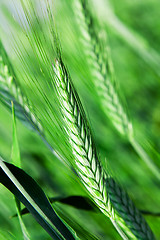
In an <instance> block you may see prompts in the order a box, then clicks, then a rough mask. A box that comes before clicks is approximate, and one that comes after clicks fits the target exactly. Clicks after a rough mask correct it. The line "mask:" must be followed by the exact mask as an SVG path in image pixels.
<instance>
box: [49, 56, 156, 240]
mask: <svg viewBox="0 0 160 240" xmlns="http://www.w3.org/2000/svg"><path fill="white" fill-rule="evenodd" d="M53 68H54V72H55V81H54V83H53V84H54V85H55V87H56V90H57V96H58V99H59V103H60V108H61V112H62V115H63V119H64V124H65V131H66V133H67V136H68V138H69V142H70V145H71V148H72V152H73V156H74V159H75V168H76V170H77V173H78V175H79V176H80V178H81V180H82V182H83V184H84V186H85V187H86V189H87V190H88V192H89V193H90V196H91V198H92V199H93V200H94V202H95V203H96V204H97V206H98V207H99V209H100V210H101V211H102V212H103V213H104V214H105V215H106V216H107V217H109V218H110V220H111V221H112V223H113V225H114V226H115V228H116V229H117V231H118V232H119V234H120V235H121V236H122V238H123V239H128V238H129V239H154V236H153V234H152V232H151V230H150V228H149V226H148V225H147V223H146V222H145V220H144V219H143V217H142V216H141V214H140V212H139V211H138V210H137V209H136V208H135V206H134V204H133V203H132V201H131V200H130V199H129V197H128V195H127V194H126V193H125V192H124V191H123V190H122V189H121V188H120V187H119V185H117V184H116V183H115V181H114V180H113V179H112V178H110V176H109V174H107V173H106V172H104V170H103V167H102V165H101V163H100V159H99V157H98V153H97V150H96V146H95V143H94V140H93V136H92V133H91V130H90V127H89V124H88V121H87V118H86V115H85V113H84V110H83V107H82V104H81V102H80V99H79V97H78V94H77V92H76V90H75V88H74V86H73V83H72V81H71V79H70V76H69V74H68V72H67V70H66V68H65V66H64V64H63V61H62V59H61V57H60V58H59V59H58V60H56V63H55V66H53ZM112 202H113V204H112ZM127 204H128V205H127Z"/></svg>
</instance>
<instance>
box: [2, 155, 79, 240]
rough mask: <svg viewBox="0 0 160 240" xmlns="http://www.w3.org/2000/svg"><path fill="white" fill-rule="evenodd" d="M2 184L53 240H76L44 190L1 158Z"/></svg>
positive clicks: (20, 170)
mask: <svg viewBox="0 0 160 240" xmlns="http://www.w3.org/2000/svg"><path fill="white" fill-rule="evenodd" d="M0 167H1V168H0V182H1V183H2V184H3V185H4V186H5V187H6V188H8V189H9V190H10V191H11V192H12V193H13V194H14V195H15V196H16V197H17V198H18V200H19V201H21V202H22V203H23V204H24V205H25V206H26V207H27V209H28V210H29V212H31V214H32V215H33V216H34V218H35V219H36V220H37V222H38V223H39V224H40V225H41V226H42V227H43V228H44V229H45V230H46V231H47V232H48V233H49V235H50V236H51V237H52V239H55V240H56V239H57V240H58V239H68V240H72V239H75V238H74V237H73V235H72V233H71V232H70V231H69V230H68V228H67V227H66V226H65V224H64V223H63V222H62V221H61V220H60V218H59V217H58V216H57V214H56V213H55V211H54V210H53V208H52V206H51V205H50V203H49V201H48V199H47V197H46V196H45V194H44V192H43V190H42V189H41V188H40V187H39V186H38V184H37V183H36V182H35V181H34V180H33V178H31V177H30V176H29V175H28V174H26V173H25V172H24V171H23V170H22V169H20V168H18V167H15V166H14V165H12V164H9V163H7V162H4V161H3V160H2V158H0Z"/></svg>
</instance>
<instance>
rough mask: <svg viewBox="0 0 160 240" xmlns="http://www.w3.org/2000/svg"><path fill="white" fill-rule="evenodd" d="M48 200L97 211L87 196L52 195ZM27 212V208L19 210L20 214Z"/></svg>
mask: <svg viewBox="0 0 160 240" xmlns="http://www.w3.org/2000/svg"><path fill="white" fill-rule="evenodd" d="M49 201H50V202H51V203H55V202H59V203H62V204H67V205H70V206H72V207H74V208H77V209H80V210H87V211H99V209H98V208H97V206H96V205H95V204H94V203H93V202H92V201H91V200H90V198H89V197H83V196H68V197H62V196H59V197H52V198H49ZM27 213H29V211H28V210H27V208H23V209H22V210H21V215H25V214H27ZM16 216H17V214H15V215H13V217H16Z"/></svg>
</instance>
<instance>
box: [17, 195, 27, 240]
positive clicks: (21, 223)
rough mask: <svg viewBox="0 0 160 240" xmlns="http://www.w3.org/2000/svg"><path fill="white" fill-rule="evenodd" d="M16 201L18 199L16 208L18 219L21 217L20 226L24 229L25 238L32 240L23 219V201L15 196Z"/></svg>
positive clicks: (25, 239)
mask: <svg viewBox="0 0 160 240" xmlns="http://www.w3.org/2000/svg"><path fill="white" fill-rule="evenodd" d="M15 201H16V208H17V213H18V219H19V222H20V226H21V229H22V233H23V238H24V240H30V235H29V233H28V231H27V229H26V226H25V224H24V222H23V219H22V215H21V203H20V201H19V200H18V199H17V198H16V197H15Z"/></svg>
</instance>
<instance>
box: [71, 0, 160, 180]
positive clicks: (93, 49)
mask: <svg viewBox="0 0 160 240" xmlns="http://www.w3.org/2000/svg"><path fill="white" fill-rule="evenodd" d="M74 3H75V4H74V5H75V11H76V18H77V21H78V23H79V26H80V30H81V33H82V40H83V45H84V47H85V50H86V54H87V60H88V62H89V65H90V70H91V73H92V77H93V82H94V85H95V86H96V91H97V93H98V95H99V100H100V102H101V106H102V108H103V110H104V113H105V115H106V116H107V117H108V119H109V120H110V121H111V122H112V124H113V126H114V127H115V128H116V130H117V131H118V132H119V133H120V134H121V135H122V136H125V137H126V139H127V140H128V141H129V142H130V143H131V144H132V146H133V148H134V149H135V151H136V152H137V154H138V155H139V156H140V158H141V159H142V160H143V161H144V162H145V163H146V164H147V165H148V167H149V169H150V170H151V171H152V172H153V173H154V175H155V176H156V177H157V178H158V179H159V180H160V170H159V169H158V167H157V166H156V165H155V164H154V162H153V160H152V159H151V158H150V157H149V155H148V154H147V153H146V152H145V150H144V149H143V148H142V147H141V145H140V144H139V142H138V141H137V140H136V139H135V136H134V129H133V124H132V122H131V120H130V119H129V117H128V114H127V110H126V108H125V107H124V106H123V104H122V101H121V99H120V97H119V94H118V89H117V87H116V82H115V79H114V74H113V66H112V61H111V58H110V55H109V48H108V46H107V43H106V41H105V42H104V41H102V40H101V39H100V38H99V37H98V35H97V31H96V29H95V24H94V19H93V17H92V15H91V13H90V9H89V7H88V2H87V0H75V1H74Z"/></svg>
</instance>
